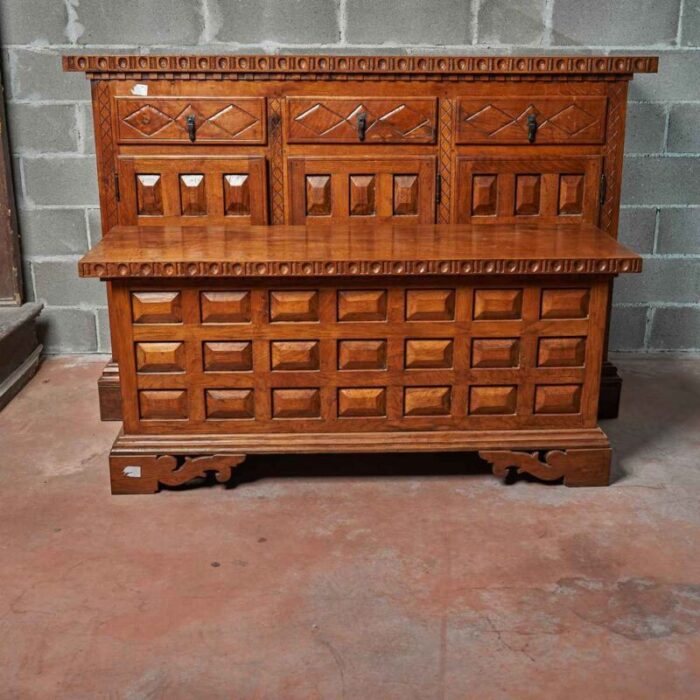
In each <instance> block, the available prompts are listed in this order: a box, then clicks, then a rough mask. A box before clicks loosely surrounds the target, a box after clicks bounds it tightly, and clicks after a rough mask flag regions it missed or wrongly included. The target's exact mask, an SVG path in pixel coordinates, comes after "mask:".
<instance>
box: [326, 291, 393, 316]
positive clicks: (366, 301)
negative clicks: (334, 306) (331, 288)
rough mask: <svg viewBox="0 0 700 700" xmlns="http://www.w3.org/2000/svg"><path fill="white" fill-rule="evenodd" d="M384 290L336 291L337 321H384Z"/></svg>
mask: <svg viewBox="0 0 700 700" xmlns="http://www.w3.org/2000/svg"><path fill="white" fill-rule="evenodd" d="M386 303H387V295H386V289H341V290H339V291H338V320H339V321H386Z"/></svg>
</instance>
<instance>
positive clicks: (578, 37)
mask: <svg viewBox="0 0 700 700" xmlns="http://www.w3.org/2000/svg"><path fill="white" fill-rule="evenodd" d="M680 4H681V3H680V0H663V2H659V0H556V2H555V3H554V11H553V14H552V43H553V44H554V45H563V46H571V45H583V46H641V45H643V44H654V45H657V46H658V45H663V44H665V45H667V46H672V45H673V44H674V42H675V40H676V36H677V34H678V15H679V10H680Z"/></svg>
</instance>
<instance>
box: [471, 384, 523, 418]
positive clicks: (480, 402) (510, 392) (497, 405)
mask: <svg viewBox="0 0 700 700" xmlns="http://www.w3.org/2000/svg"><path fill="white" fill-rule="evenodd" d="M517 399H518V387H517V386H470V387H469V415H472V416H493V415H509V414H512V413H515V409H516V406H517Z"/></svg>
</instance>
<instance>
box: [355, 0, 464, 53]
mask: <svg viewBox="0 0 700 700" xmlns="http://www.w3.org/2000/svg"><path fill="white" fill-rule="evenodd" d="M346 13H347V31H346V38H347V41H348V42H350V43H353V44H384V43H387V42H392V43H393V42H396V43H399V44H402V45H405V44H437V45H445V44H471V43H472V40H471V3H467V2H463V1H462V0H432V2H425V1H424V0H404V2H401V3H394V2H391V3H388V2H377V0H352V2H348V3H347V9H346Z"/></svg>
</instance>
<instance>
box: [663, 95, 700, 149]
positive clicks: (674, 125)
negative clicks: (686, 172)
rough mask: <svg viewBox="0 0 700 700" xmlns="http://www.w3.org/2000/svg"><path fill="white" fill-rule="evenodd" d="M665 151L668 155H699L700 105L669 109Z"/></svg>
mask: <svg viewBox="0 0 700 700" xmlns="http://www.w3.org/2000/svg"><path fill="white" fill-rule="evenodd" d="M667 150H668V151H669V153H700V104H695V105H693V104H685V105H673V106H672V107H671V114H670V115H669V122H668V145H667Z"/></svg>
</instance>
